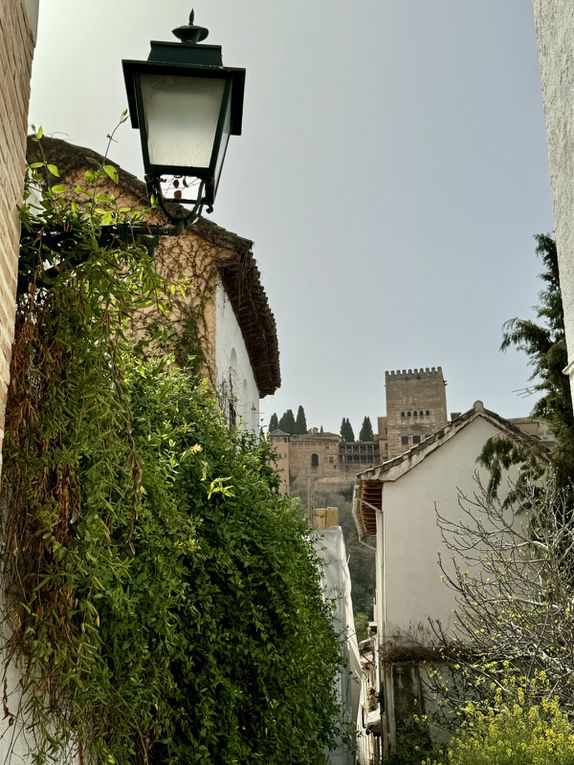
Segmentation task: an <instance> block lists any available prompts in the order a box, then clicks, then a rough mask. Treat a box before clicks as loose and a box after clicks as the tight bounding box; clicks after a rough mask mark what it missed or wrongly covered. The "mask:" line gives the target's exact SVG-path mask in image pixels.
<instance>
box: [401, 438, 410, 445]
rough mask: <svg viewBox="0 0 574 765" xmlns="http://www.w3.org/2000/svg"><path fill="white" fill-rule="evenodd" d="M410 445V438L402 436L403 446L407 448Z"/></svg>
mask: <svg viewBox="0 0 574 765" xmlns="http://www.w3.org/2000/svg"><path fill="white" fill-rule="evenodd" d="M408 443H409V437H408V436H401V444H402V445H403V446H407V444H408Z"/></svg>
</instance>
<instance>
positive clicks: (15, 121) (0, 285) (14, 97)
mask: <svg viewBox="0 0 574 765" xmlns="http://www.w3.org/2000/svg"><path fill="white" fill-rule="evenodd" d="M37 8H38V2H37V0H36V2H35V3H34V2H30V0H28V2H24V0H0V448H1V445H2V440H3V438H4V415H5V409H6V397H7V392H8V383H9V380H10V356H11V347H12V340H13V337H14V312H15V296H16V278H17V269H18V251H19V242H20V225H19V220H18V209H17V207H18V205H19V204H20V203H21V201H22V189H23V180H24V164H25V153H26V133H27V128H28V101H29V97H30V74H31V69H32V55H33V52H34V42H35V15H36V13H37ZM0 464H1V463H0Z"/></svg>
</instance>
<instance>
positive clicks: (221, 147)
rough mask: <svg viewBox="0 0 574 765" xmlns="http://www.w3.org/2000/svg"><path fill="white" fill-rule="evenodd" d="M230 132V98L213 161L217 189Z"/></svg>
mask: <svg viewBox="0 0 574 765" xmlns="http://www.w3.org/2000/svg"><path fill="white" fill-rule="evenodd" d="M230 132H231V99H228V100H227V105H226V109H225V120H224V122H223V133H222V134H221V143H220V144H219V153H218V155H217V162H216V163H215V173H214V185H215V190H216V191H217V186H218V184H219V175H220V173H221V168H222V167H223V160H224V159H225V152H226V151H227V142H228V141H229V134H230Z"/></svg>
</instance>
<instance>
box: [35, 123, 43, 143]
mask: <svg viewBox="0 0 574 765" xmlns="http://www.w3.org/2000/svg"><path fill="white" fill-rule="evenodd" d="M43 137H44V131H43V130H42V127H41V126H40V127H39V128H38V129H37V130H36V138H37V139H38V140H40V138H43Z"/></svg>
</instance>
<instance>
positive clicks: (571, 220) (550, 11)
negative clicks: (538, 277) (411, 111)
mask: <svg viewBox="0 0 574 765" xmlns="http://www.w3.org/2000/svg"><path fill="white" fill-rule="evenodd" d="M534 18H535V22H536V34H537V38H538V53H539V58H540V71H541V76H542V96H543V101H544V113H545V117H546V134H547V140H548V157H549V163H550V177H551V180H552V197H553V204H554V220H555V224H556V244H557V248H558V262H559V267H560V286H561V290H562V301H563V305H564V320H565V325H566V342H567V345H568V359H569V362H570V363H569V367H568V373H569V375H570V385H571V388H572V391H573V397H574V364H573V361H574V214H573V210H574V113H573V106H572V104H573V93H574V45H573V42H572V41H573V40H574V3H573V2H572V0H534Z"/></svg>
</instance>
